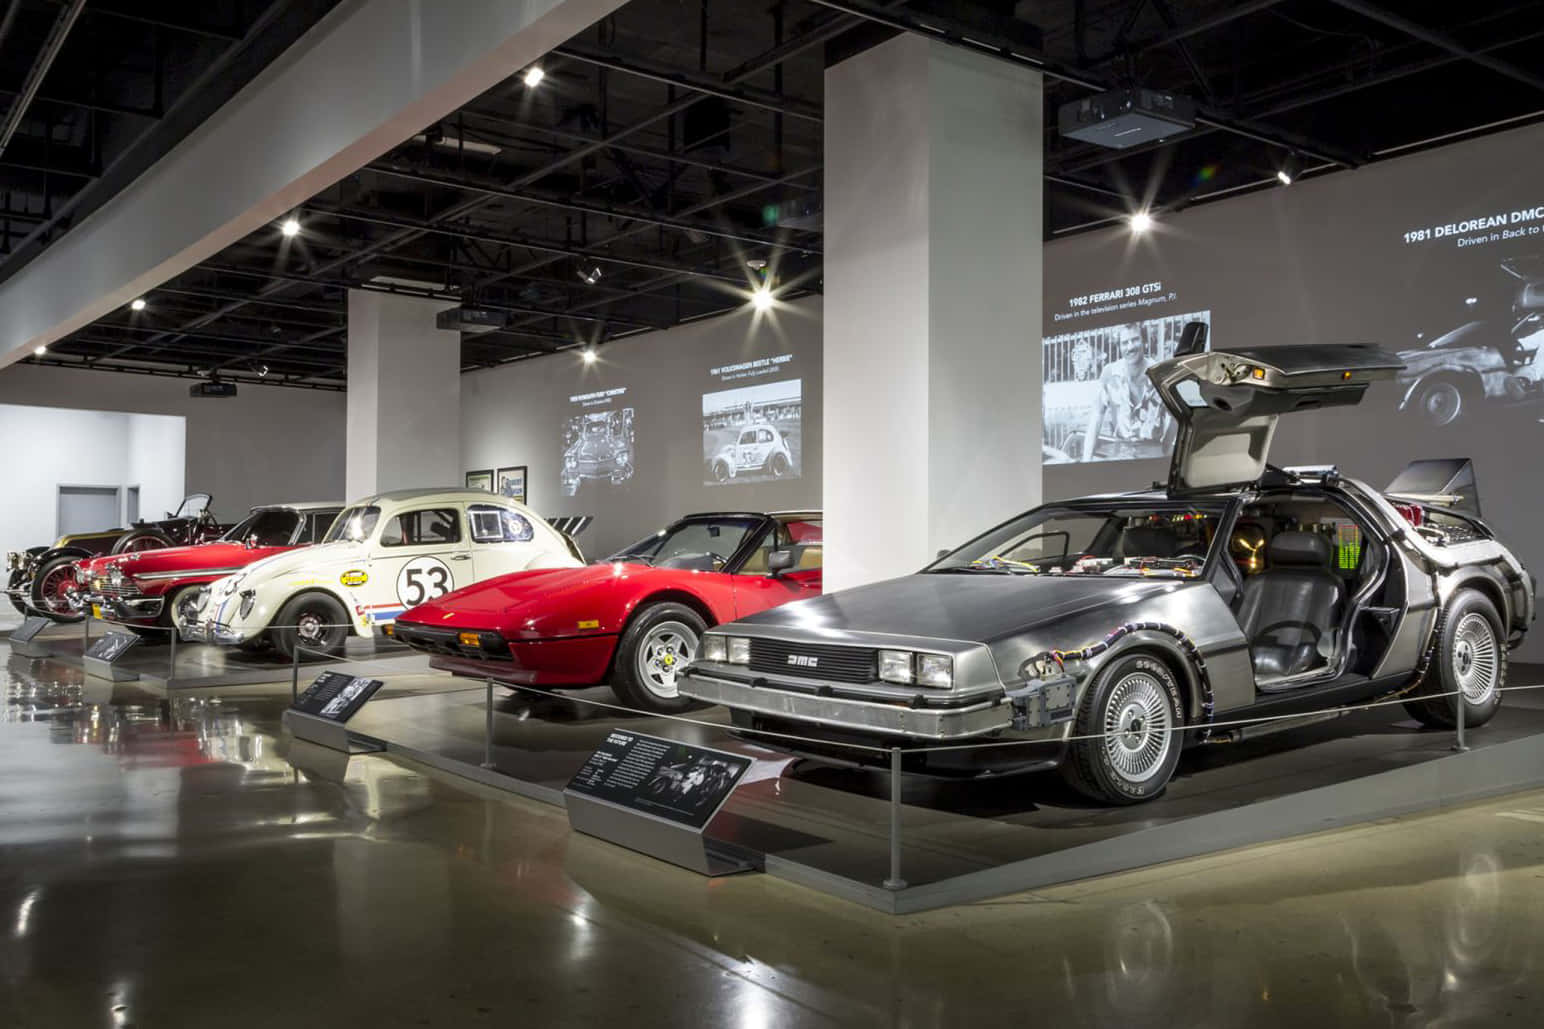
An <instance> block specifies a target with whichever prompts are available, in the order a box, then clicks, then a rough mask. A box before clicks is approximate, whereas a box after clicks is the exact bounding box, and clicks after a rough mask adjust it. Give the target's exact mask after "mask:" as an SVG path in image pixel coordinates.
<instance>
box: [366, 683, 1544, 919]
mask: <svg viewBox="0 0 1544 1029" xmlns="http://www.w3.org/2000/svg"><path fill="white" fill-rule="evenodd" d="M1518 667H1519V668H1526V667H1527V666H1518ZM1531 672H1532V674H1530V676H1529V677H1528V678H1526V679H1525V678H1522V677H1521V675H1520V674H1519V675H1516V676H1514V679H1513V682H1514V684H1521V683H1524V682H1538V681H1544V679H1541V677H1540V676H1539V675H1538V674H1537V670H1536V669H1534V670H1531ZM585 700H594V701H600V702H602V703H615V700H614V698H613V697H612V696H611V693H610V691H609V690H607V689H605V688H595V689H591V690H584V691H579V692H578V693H577V694H576V695H571V696H555V697H549V696H536V695H532V694H528V693H516V694H511V693H509V692H508V691H506V690H503V689H496V690H495V698H494V719H493V746H492V748H491V760H490V762H489V763H490V764H491V766H492V767H491V768H484V767H482V765H483V762H484V727H485V708H484V689H483V687H482V686H481V684H478V683H476V682H474V681H469V682H468V688H467V689H464V690H455V691H446V692H442V693H438V694H435V695H425V696H414V697H403V698H399V699H393V700H376V701H374V702H372V703H371V704H369V705H367V706H366V707H365V708H364V710H362V711H361V712H360V713H359V714H358V716H356V717H355V718H354V720H353V721H352V722H351V723H350V725H349V730H350V732H351V733H352V734H354V735H356V736H362V737H366V738H368V739H370V740H371V741H373V742H375V743H378V744H380V745H381V746H383V747H384V748H385V749H386V750H388V751H390V752H395V753H398V754H401V755H402V756H404V757H407V758H410V759H413V760H417V761H421V762H423V763H425V764H428V765H432V766H435V767H439V768H442V769H445V770H447V771H451V772H454V773H456V774H460V775H463V776H466V777H468V778H472V779H476V780H478V781H481V782H484V783H487V784H489V785H493V786H497V787H499V788H502V789H506V790H509V791H511V792H515V793H519V794H522V795H525V796H528V797H532V798H535V799H538V800H543V801H546V802H548V803H552V804H562V803H563V794H562V790H563V787H564V786H565V785H566V784H567V783H568V781H569V779H570V778H571V777H572V776H573V775H574V774H575V772H577V771H578V770H579V768H580V767H582V766H583V764H584V762H585V760H586V759H587V758H588V757H589V755H590V753H591V752H592V751H593V750H594V749H595V747H596V746H597V745H598V744H599V743H600V742H601V741H602V740H603V739H604V738H605V736H606V734H607V732H609V731H610V730H612V729H616V728H627V729H630V730H633V731H636V732H640V733H647V734H650V735H654V736H662V737H666V738H672V739H680V740H682V741H685V742H691V743H697V744H700V745H705V746H711V747H716V748H719V749H723V750H731V751H735V752H737V753H742V754H746V755H748V756H751V757H752V758H754V759H755V762H756V763H755V765H754V766H753V768H752V770H751V771H750V773H748V774H747V776H746V777H745V780H744V781H743V782H742V784H741V785H740V786H739V788H737V789H736V790H735V792H734V794H733V795H732V796H731V797H730V798H729V801H728V802H727V803H726V804H725V806H724V808H723V810H722V811H720V812H719V814H718V815H717V817H715V818H714V819H713V821H712V823H711V824H710V825H709V827H708V835H709V836H710V837H712V838H713V839H715V840H719V841H722V842H723V843H725V844H726V845H729V846H732V847H734V848H735V849H736V850H738V851H740V852H748V853H753V854H757V855H760V861H759V865H760V867H761V868H762V869H763V870H764V871H765V872H767V873H769V874H772V875H776V876H779V877H780V878H785V879H788V880H792V881H796V882H799V883H802V884H804V885H806V886H809V887H811V888H814V889H818V890H822V891H824V892H828V893H831V894H834V895H837V896H840V897H844V898H846V899H848V900H852V901H855V902H857V903H861V904H865V905H867V906H870V907H874V908H877V909H880V910H883V911H889V912H893V913H904V912H912V911H921V910H927V909H931V908H937V907H943V906H948V905H952V904H960V903H968V902H972V901H978V900H984V899H988V898H991V897H997V896H1002V895H1005V894H1009V893H1016V892H1020V891H1023V890H1027V889H1034V888H1036V887H1040V886H1046V885H1050V884H1053V883H1057V882H1065V881H1069V880H1073V879H1080V878H1086V877H1089V876H1094V875H1101V874H1106V873H1109V872H1115V871H1121V870H1125V869H1131V868H1137V867H1143V866H1147V865H1152V864H1158V863H1161V862H1164V861H1170V860H1175V859H1178V858H1183V857H1192V856H1196V855H1199V854H1205V853H1211V852H1215V851H1219V850H1226V849H1230V848H1233V847H1239V846H1244V845H1247V844H1251V843H1259V842H1264V841H1268V840H1274V839H1281V838H1284V837H1287V836H1293V835H1299V834H1302V833H1309V832H1315V831H1319V830H1322V829H1329V828H1333V827H1336V826H1341V825H1348V824H1353V823H1356V822H1363V821H1369V820H1372V819H1376V818H1382V817H1387V816H1391V815H1398V814H1408V813H1411V812H1416V811H1421V810H1427V809H1432V808H1437V807H1441V806H1444V805H1449V804H1454V803H1461V802H1465V801H1470V800H1474V799H1478V798H1480V797H1484V796H1489V795H1493V794H1497V793H1504V792H1508V791H1512V790H1517V789H1524V788H1528V787H1531V786H1537V785H1540V784H1544V690H1541V691H1536V692H1535V691H1518V692H1512V693H1510V694H1509V695H1508V696H1507V699H1506V703H1505V704H1504V706H1503V707H1502V709H1501V711H1500V712H1499V713H1498V714H1497V716H1496V717H1495V719H1493V720H1492V721H1491V723H1490V724H1489V725H1486V726H1484V727H1483V728H1480V729H1476V730H1473V731H1471V732H1470V733H1469V735H1468V742H1469V744H1470V747H1471V749H1470V750H1469V751H1468V752H1465V753H1458V752H1455V751H1454V750H1453V743H1454V736H1453V734H1452V733H1449V732H1435V731H1430V730H1423V729H1421V728H1420V727H1419V725H1418V724H1417V723H1416V722H1414V721H1413V720H1411V719H1409V718H1407V717H1406V716H1405V714H1404V711H1403V709H1402V708H1399V707H1397V706H1394V707H1384V708H1379V709H1374V710H1370V711H1363V712H1358V713H1356V714H1352V715H1348V716H1346V717H1344V718H1340V719H1336V720H1334V721H1329V722H1322V723H1318V724H1315V725H1310V726H1306V727H1302V728H1298V729H1294V730H1290V731H1285V732H1281V733H1278V734H1275V735H1271V736H1263V737H1259V738H1256V739H1253V740H1250V741H1247V742H1244V743H1238V744H1225V745H1217V746H1210V747H1203V748H1200V749H1196V750H1192V751H1189V752H1187V753H1186V755H1185V757H1184V759H1183V760H1182V761H1181V764H1180V767H1179V771H1178V773H1177V775H1176V777H1175V779H1174V781H1173V783H1172V784H1171V785H1170V787H1169V789H1168V791H1167V792H1166V793H1165V794H1164V796H1163V797H1161V798H1159V799H1158V800H1157V801H1155V802H1151V803H1148V804H1143V805H1138V806H1135V807H1126V808H1108V807H1100V806H1096V805H1094V804H1092V803H1089V802H1087V801H1084V800H1083V799H1081V798H1080V797H1078V796H1077V795H1076V794H1074V793H1072V791H1070V790H1069V789H1068V788H1067V787H1066V786H1064V785H1063V784H1062V782H1061V780H1060V778H1059V777H1057V776H1055V775H1054V774H1042V775H1020V776H1001V777H997V778H990V779H977V780H971V781H940V780H930V779H921V778H907V779H905V780H904V781H903V793H902V799H903V808H902V832H901V851H902V862H901V874H902V878H903V879H905V880H906V882H907V883H908V884H909V885H908V886H906V887H905V888H904V889H900V890H888V889H885V888H884V887H883V885H882V883H883V882H884V880H885V879H886V878H887V876H888V875H889V855H890V850H889V846H890V838H889V817H890V794H889V779H888V776H887V775H886V774H885V773H883V772H879V771H868V770H859V769H853V768H847V767H839V766H835V765H829V764H823V763H819V762H814V761H809V760H798V759H794V758H791V757H790V756H788V755H786V754H783V753H781V752H779V751H776V750H772V749H769V748H766V747H763V746H759V745H756V744H753V743H750V742H747V741H746V740H744V739H742V738H739V737H736V736H733V735H731V734H730V732H729V730H728V727H727V726H726V725H725V722H726V721H727V713H726V712H725V711H723V710H722V709H708V710H704V711H699V712H694V713H693V714H692V715H691V717H692V718H694V719H697V720H698V721H700V722H702V723H705V724H688V723H684V722H678V721H672V720H670V719H665V718H651V717H647V716H641V715H631V714H627V713H624V712H619V711H615V710H610V709H607V708H605V707H599V706H591V705H589V704H586V703H584V701H585ZM640 860H643V858H640Z"/></svg>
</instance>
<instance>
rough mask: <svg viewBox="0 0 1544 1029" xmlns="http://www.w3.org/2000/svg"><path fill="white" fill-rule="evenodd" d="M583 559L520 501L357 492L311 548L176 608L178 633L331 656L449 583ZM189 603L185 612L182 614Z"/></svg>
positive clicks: (456, 585) (218, 584) (461, 494)
mask: <svg viewBox="0 0 1544 1029" xmlns="http://www.w3.org/2000/svg"><path fill="white" fill-rule="evenodd" d="M581 564H583V562H582V561H581V560H580V559H579V556H578V555H577V554H576V553H575V552H574V551H573V550H572V548H571V546H570V544H569V543H568V541H567V540H566V539H565V538H564V537H563V536H562V534H560V533H559V532H557V530H555V529H553V528H552V527H551V526H550V525H548V524H547V523H546V521H544V520H543V519H541V518H540V517H538V516H537V515H535V514H533V513H532V512H531V511H530V509H528V508H527V507H526V506H525V505H523V504H519V503H516V502H515V501H513V500H510V499H507V498H505V497H499V496H495V495H493V494H489V493H484V492H480V491H476V490H403V491H399V492H395V493H382V494H380V495H379V496H375V497H370V498H368V499H366V500H361V501H359V502H357V503H355V504H352V505H350V506H349V507H348V508H346V509H345V510H344V511H343V513H342V514H340V515H338V519H337V521H335V522H333V523H332V528H331V529H329V530H328V531H327V535H326V536H325V537H323V539H322V542H321V543H319V544H317V545H316V546H314V547H307V548H305V549H303V550H297V551H293V552H291V553H287V554H279V555H276V556H274V557H270V558H266V559H264V560H262V561H257V562H254V563H253V564H250V565H248V566H247V567H245V568H243V569H242V570H241V571H239V572H237V573H235V574H234V575H228V576H226V577H225V578H223V579H218V580H216V581H214V582H212V583H210V584H209V585H208V586H207V587H205V589H204V590H203V592H202V593H201V594H200V595H199V596H198V598H197V599H196V600H195V601H194V602H193V604H191V605H189V606H188V607H186V608H184V609H183V610H182V611H179V613H178V616H177V617H178V623H177V627H178V629H179V631H180V634H181V636H182V638H183V639H184V640H189V641H192V642H197V643H219V644H227V645H235V646H245V647H253V648H255V647H258V646H262V645H264V644H266V643H270V642H271V643H272V644H273V645H274V647H275V648H277V649H278V651H279V652H280V653H282V654H283V655H284V656H285V657H293V656H294V654H295V651H296V648H297V647H302V648H305V649H306V650H311V651H325V652H327V653H330V654H338V653H341V652H342V650H343V644H344V641H345V640H346V639H347V638H348V637H349V635H350V634H357V635H360V636H370V635H373V634H374V633H375V631H376V629H377V628H379V627H383V626H386V625H389V624H391V623H392V622H394V621H395V620H396V618H397V616H398V615H400V614H401V613H402V612H403V611H405V610H407V609H408V608H410V607H416V606H417V605H419V604H422V603H423V602H424V601H426V600H433V599H435V598H436V597H442V596H444V595H445V594H447V593H449V592H451V591H452V590H456V589H460V588H461V587H463V586H470V585H471V584H472V583H474V582H480V581H482V580H484V579H491V578H493V577H494V576H497V575H503V574H505V573H507V572H518V571H523V570H525V569H528V568H569V567H577V566H579V565H581ZM184 612H186V613H184Z"/></svg>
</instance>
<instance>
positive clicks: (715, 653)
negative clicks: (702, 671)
mask: <svg viewBox="0 0 1544 1029" xmlns="http://www.w3.org/2000/svg"><path fill="white" fill-rule="evenodd" d="M702 659H703V660H704V661H717V662H719V663H723V662H725V661H728V660H729V640H728V638H727V637H724V636H715V635H713V634H712V633H709V634H708V635H706V636H704V637H703V638H702Z"/></svg>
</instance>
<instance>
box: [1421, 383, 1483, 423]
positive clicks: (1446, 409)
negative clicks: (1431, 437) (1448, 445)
mask: <svg viewBox="0 0 1544 1029" xmlns="http://www.w3.org/2000/svg"><path fill="white" fill-rule="evenodd" d="M1468 399H1469V398H1468V396H1467V395H1466V392H1465V390H1464V387H1463V385H1462V384H1461V383H1458V382H1456V381H1454V380H1453V379H1433V380H1431V381H1429V382H1424V383H1422V384H1421V386H1420V388H1419V389H1417V390H1416V391H1415V397H1414V402H1413V403H1412V404H1411V408H1410V409H1411V410H1412V411H1414V412H1415V413H1416V414H1417V415H1419V416H1420V419H1421V421H1423V422H1425V423H1426V424H1427V425H1430V426H1433V427H1435V428H1439V429H1440V428H1444V427H1446V426H1449V425H1452V424H1453V423H1454V422H1456V421H1458V419H1459V418H1461V417H1463V413H1464V405H1465V402H1466V401H1467V400H1468Z"/></svg>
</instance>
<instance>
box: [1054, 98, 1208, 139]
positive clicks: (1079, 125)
mask: <svg viewBox="0 0 1544 1029" xmlns="http://www.w3.org/2000/svg"><path fill="white" fill-rule="evenodd" d="M1195 125H1196V105H1195V101H1194V100H1192V99H1190V98H1189V97H1187V96H1179V95H1177V94H1175V93H1159V92H1157V91H1155V90H1151V89H1114V90H1111V91H1110V92H1108V93H1098V94H1096V95H1094V96H1090V97H1084V98H1083V99H1082V100H1074V101H1072V102H1071V103H1066V104H1062V105H1061V107H1060V108H1059V109H1058V110H1057V112H1056V127H1057V129H1058V130H1060V132H1061V134H1062V135H1063V136H1066V137H1067V138H1068V139H1079V140H1082V141H1083V142H1085V143H1093V144H1094V145H1095V146H1103V147H1110V148H1112V149H1115V150H1124V149H1125V148H1126V147H1130V146H1136V145H1137V144H1138V143H1147V142H1151V141H1152V140H1155V139H1165V138H1167V137H1169V136H1172V135H1174V134H1175V133H1176V132H1183V131H1184V130H1186V129H1193V128H1195Z"/></svg>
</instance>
